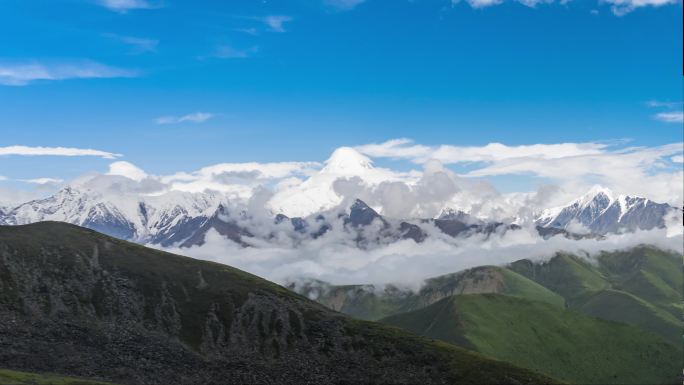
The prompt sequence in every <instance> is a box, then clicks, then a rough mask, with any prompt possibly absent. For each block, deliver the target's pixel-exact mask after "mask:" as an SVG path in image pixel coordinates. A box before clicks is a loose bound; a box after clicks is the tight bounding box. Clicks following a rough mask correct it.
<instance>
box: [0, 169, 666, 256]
mask: <svg viewBox="0 0 684 385" xmlns="http://www.w3.org/2000/svg"><path fill="white" fill-rule="evenodd" d="M338 166H339V165H338ZM673 210H679V209H675V208H673V207H672V206H670V205H668V204H662V203H655V202H652V201H650V200H649V199H646V198H642V197H633V196H626V195H617V196H616V195H614V194H612V193H611V192H610V191H609V190H607V189H603V188H594V189H592V190H591V191H589V192H588V193H587V194H585V195H584V196H582V197H580V198H578V199H576V200H574V201H573V202H570V203H569V204H568V205H566V206H562V207H557V208H552V209H547V210H544V211H543V212H542V213H541V215H540V216H539V217H538V218H537V219H536V220H535V222H534V224H535V227H536V230H537V231H538V233H539V234H540V235H542V236H543V237H550V236H555V235H562V236H566V237H571V238H574V239H579V238H582V237H601V236H603V235H605V234H609V233H614V232H625V231H636V230H648V229H652V228H658V227H663V226H664V225H665V218H666V216H667V215H668V214H669V213H670V212H672V211H673ZM253 214H254V213H251V212H248V211H247V210H246V209H244V208H239V207H238V206H235V205H232V204H231V201H230V200H229V199H226V197H225V196H223V195H221V194H218V193H212V192H206V193H189V192H179V191H172V192H169V193H166V194H163V195H158V196H144V197H140V196H137V195H136V196H127V195H117V194H111V193H110V194H104V193H102V192H98V191H96V190H91V189H83V188H78V187H65V188H63V189H62V190H60V191H58V192H57V193H56V194H54V195H53V196H50V197H48V198H45V199H40V200H34V201H30V202H26V203H23V204H20V205H17V206H15V207H12V208H6V209H4V210H2V211H0V224H4V225H21V224H29V223H35V222H40V221H46V220H50V221H60V222H67V223H72V224H76V225H79V226H83V227H87V228H90V229H93V230H96V231H99V232H102V233H104V234H108V235H111V236H114V237H117V238H120V239H124V240H129V241H133V242H137V243H140V244H148V245H159V246H162V247H168V246H179V247H190V246H195V245H201V244H203V243H204V241H205V237H206V234H207V233H208V232H210V231H212V230H214V231H216V232H218V233H219V234H220V235H222V236H224V237H225V238H228V239H230V240H232V241H234V242H236V243H238V244H240V245H242V246H248V245H250V244H251V243H252V242H251V241H250V239H254V238H260V239H266V240H268V239H269V238H272V237H274V236H275V235H276V233H277V234H280V235H281V236H286V237H290V238H292V239H294V240H295V241H297V242H301V241H306V240H307V239H315V238H318V237H320V236H322V235H324V234H325V233H326V232H327V231H328V230H330V229H331V228H334V227H340V228H342V229H343V230H344V231H352V232H359V230H360V229H363V230H364V231H363V234H360V235H359V245H363V244H368V243H369V242H379V243H391V242H393V241H396V240H398V239H413V240H414V241H416V242H422V241H423V240H425V239H426V238H427V237H428V236H429V235H428V234H430V233H433V234H434V232H433V231H430V230H431V229H435V228H436V229H438V230H439V232H441V233H443V234H446V235H448V236H451V237H459V236H469V235H473V234H485V235H489V234H492V233H502V232H505V231H514V230H519V229H520V228H521V227H520V225H518V224H516V223H515V221H510V222H509V223H504V222H499V221H487V220H485V219H481V218H476V217H473V216H470V215H469V214H467V213H464V212H462V211H458V210H450V209H448V208H447V209H444V210H442V213H441V214H440V215H439V216H437V217H436V218H404V219H396V218H389V217H385V216H383V215H381V214H380V213H378V211H376V210H374V209H373V208H371V207H370V206H368V205H367V204H365V203H364V202H363V201H361V200H358V199H357V200H355V201H352V202H349V203H344V202H342V203H341V204H340V205H339V206H337V207H335V208H333V209H330V210H325V211H322V212H319V213H316V214H312V215H309V216H307V217H293V218H289V217H287V216H285V215H284V214H272V213H270V212H269V213H267V214H266V215H264V214H263V213H260V214H259V216H258V217H257V216H256V215H253ZM371 225H373V226H371ZM264 229H270V231H264Z"/></svg>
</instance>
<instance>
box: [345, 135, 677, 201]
mask: <svg viewBox="0 0 684 385" xmlns="http://www.w3.org/2000/svg"><path fill="white" fill-rule="evenodd" d="M683 146H684V145H683V144H682V143H672V144H668V145H663V146H657V147H631V148H623V147H618V148H616V144H612V145H610V144H607V143H592V142H587V143H559V144H532V145H523V146H507V145H503V144H499V143H490V144H487V145H484V146H468V147H461V146H452V145H439V146H424V145H419V144H414V143H413V142H412V141H410V140H408V139H396V140H390V141H387V142H384V143H379V144H369V145H362V146H358V147H356V149H358V150H359V151H361V152H362V153H365V154H366V155H369V156H372V157H384V158H394V159H408V160H411V161H413V162H415V163H425V162H427V161H429V160H430V159H433V160H437V161H439V162H442V163H444V164H459V165H461V166H468V167H470V168H471V170H470V171H468V172H465V173H463V174H462V175H461V176H462V177H466V178H484V177H492V176H500V175H517V176H519V177H530V176H533V177H539V178H545V179H548V180H552V181H554V182H555V183H560V184H561V185H562V186H563V188H564V189H565V190H566V191H569V192H572V193H574V194H582V193H583V191H586V190H587V189H588V188H589V187H591V186H592V185H593V184H596V183H600V184H602V185H605V186H606V187H609V188H610V189H612V190H614V191H616V192H619V193H630V194H637V195H642V196H645V197H648V198H651V199H654V200H659V201H662V202H668V203H671V204H674V205H676V206H679V205H680V203H679V202H681V201H682V195H683V192H682V190H683V188H684V187H682V184H684V182H683V181H682V175H681V171H679V170H676V169H673V168H672V166H671V163H668V162H667V160H668V159H670V158H672V157H673V156H675V157H676V156H680V155H681V154H682V152H683Z"/></svg>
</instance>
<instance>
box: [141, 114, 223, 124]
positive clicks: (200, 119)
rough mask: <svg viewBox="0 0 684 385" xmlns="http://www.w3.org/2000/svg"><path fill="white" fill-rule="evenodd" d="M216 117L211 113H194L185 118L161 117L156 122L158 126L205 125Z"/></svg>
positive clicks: (184, 116)
mask: <svg viewBox="0 0 684 385" xmlns="http://www.w3.org/2000/svg"><path fill="white" fill-rule="evenodd" d="M214 116H216V115H215V114H212V113H209V112H193V113H192V114H187V115H183V116H161V117H159V118H157V119H156V120H155V122H157V124H177V123H185V122H190V123H204V122H206V121H207V120H209V119H211V118H213V117H214Z"/></svg>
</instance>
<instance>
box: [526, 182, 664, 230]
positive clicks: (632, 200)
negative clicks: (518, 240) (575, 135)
mask: <svg viewBox="0 0 684 385" xmlns="http://www.w3.org/2000/svg"><path fill="white" fill-rule="evenodd" d="M673 209H674V208H673V207H672V206H670V205H668V204H665V203H656V202H653V201H651V200H649V199H646V198H642V197H637V196H629V195H616V194H614V193H613V192H612V191H610V190H609V189H607V188H603V187H600V186H595V187H593V188H592V189H591V190H589V192H587V193H586V194H585V195H583V196H581V197H579V198H578V199H576V200H574V201H572V202H570V203H569V204H567V205H565V206H561V207H556V208H552V209H547V210H545V211H544V212H543V213H542V215H541V216H540V217H539V218H538V219H537V224H538V225H539V226H542V227H545V228H559V229H566V230H568V231H573V232H578V231H581V230H584V231H586V232H592V233H596V234H607V233H613V232H623V231H635V230H650V229H653V228H656V227H663V226H664V225H665V217H666V215H667V214H668V213H669V212H670V211H671V210H673Z"/></svg>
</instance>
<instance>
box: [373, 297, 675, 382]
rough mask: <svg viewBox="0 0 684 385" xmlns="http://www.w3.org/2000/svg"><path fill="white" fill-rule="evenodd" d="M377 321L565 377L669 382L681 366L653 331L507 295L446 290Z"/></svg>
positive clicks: (555, 375) (673, 353) (575, 380)
mask: <svg viewBox="0 0 684 385" xmlns="http://www.w3.org/2000/svg"><path fill="white" fill-rule="evenodd" d="M382 322H385V323H387V324H390V325H394V326H398V327H402V328H405V329H407V330H411V331H413V332H416V333H419V334H421V335H425V336H427V337H431V338H436V339H441V340H443V341H446V342H449V343H453V344H455V345H459V346H463V347H465V348H468V349H473V350H476V351H478V352H480V353H482V354H484V355H486V356H490V357H494V358H496V359H500V360H503V361H508V362H511V363H514V364H516V365H519V366H523V367H528V368H531V369H535V370H538V371H540V372H542V373H545V374H547V375H549V376H551V377H554V378H557V379H559V380H561V381H566V382H570V383H580V384H661V383H672V382H674V381H675V380H676V379H677V375H678V373H679V371H680V370H681V367H682V355H681V352H680V351H678V350H677V349H676V348H674V347H673V346H671V345H670V344H667V343H666V342H664V341H662V340H661V338H660V337H658V336H656V335H654V334H651V333H649V332H646V331H642V330H641V329H638V328H636V327H633V326H629V325H625V324H620V323H615V322H610V321H604V320H599V319H595V318H592V317H589V316H586V315H584V314H581V313H579V312H575V311H571V310H562V309H559V308H558V307H556V306H552V305H549V304H547V303H543V302H535V301H529V300H525V299H522V298H517V297H512V296H504V295H496V294H480V295H460V296H453V297H449V298H446V299H444V300H442V301H440V302H438V303H435V304H433V305H431V306H428V307H426V308H424V309H421V310H417V311H413V312H409V313H404V314H399V315H395V316H392V317H388V318H386V319H384V320H382Z"/></svg>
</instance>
